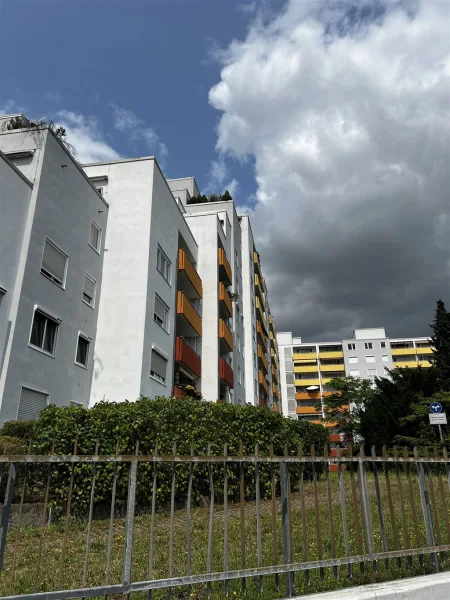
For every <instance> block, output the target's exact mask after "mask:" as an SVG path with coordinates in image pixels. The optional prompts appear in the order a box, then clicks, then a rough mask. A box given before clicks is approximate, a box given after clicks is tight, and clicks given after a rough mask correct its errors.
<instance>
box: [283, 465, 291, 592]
mask: <svg viewBox="0 0 450 600" xmlns="http://www.w3.org/2000/svg"><path fill="white" fill-rule="evenodd" d="M280 487H281V524H282V531H283V550H284V563H285V564H286V565H289V564H291V563H292V555H291V547H292V546H291V527H290V523H289V482H288V468H287V462H286V461H282V462H281V463H280ZM293 575H294V574H293V572H292V571H290V572H289V573H286V595H287V596H288V598H292V596H293V595H294V577H293Z"/></svg>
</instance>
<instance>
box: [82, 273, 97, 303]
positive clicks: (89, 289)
mask: <svg viewBox="0 0 450 600" xmlns="http://www.w3.org/2000/svg"><path fill="white" fill-rule="evenodd" d="M83 293H84V294H86V296H88V297H89V298H90V299H91V304H92V303H93V301H94V294H95V283H94V282H93V281H91V279H89V277H87V276H85V278H84V291H83Z"/></svg>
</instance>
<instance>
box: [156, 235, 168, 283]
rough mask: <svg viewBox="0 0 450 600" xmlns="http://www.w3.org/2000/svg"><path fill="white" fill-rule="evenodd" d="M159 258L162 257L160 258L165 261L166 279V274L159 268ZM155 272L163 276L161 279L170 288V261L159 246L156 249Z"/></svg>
mask: <svg viewBox="0 0 450 600" xmlns="http://www.w3.org/2000/svg"><path fill="white" fill-rule="evenodd" d="M160 256H162V258H163V259H164V260H165V261H166V265H167V277H166V273H164V271H162V270H161V269H160V268H159V258H160ZM156 270H157V271H158V273H160V274H161V275H162V276H163V278H164V279H165V280H166V281H167V283H168V284H169V285H170V286H171V285H172V261H171V260H170V259H169V257H168V256H167V254H166V253H165V252H164V250H163V249H162V248H161V246H160V245H159V244H158V249H157V251H156Z"/></svg>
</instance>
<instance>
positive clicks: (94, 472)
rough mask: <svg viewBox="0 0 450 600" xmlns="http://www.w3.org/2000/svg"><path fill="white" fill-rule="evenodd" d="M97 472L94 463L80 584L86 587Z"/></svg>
mask: <svg viewBox="0 0 450 600" xmlns="http://www.w3.org/2000/svg"><path fill="white" fill-rule="evenodd" d="M95 456H98V441H97V443H96V444H95ZM96 474H97V463H94V467H93V472H92V483H91V500H90V503H89V520H88V529H87V534H86V551H85V554H84V569H83V582H82V586H83V587H86V582H87V574H88V566H89V550H90V548H91V528H92V515H93V514H94V496H95V478H96Z"/></svg>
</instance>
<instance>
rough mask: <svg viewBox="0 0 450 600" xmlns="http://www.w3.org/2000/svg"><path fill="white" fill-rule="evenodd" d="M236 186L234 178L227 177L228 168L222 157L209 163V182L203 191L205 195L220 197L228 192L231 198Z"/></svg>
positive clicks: (236, 182) (234, 193) (237, 184)
mask: <svg viewBox="0 0 450 600" xmlns="http://www.w3.org/2000/svg"><path fill="white" fill-rule="evenodd" d="M238 186H239V183H238V181H237V180H236V179H235V178H234V177H232V178H230V177H229V171H228V167H227V164H226V161H225V159H224V158H223V157H219V158H218V159H217V160H212V161H211V167H210V174H209V180H208V183H207V184H206V186H205V190H204V193H205V194H217V195H220V194H223V193H224V192H225V190H228V191H229V192H230V194H231V196H233V197H234V196H235V195H236V191H237V189H238Z"/></svg>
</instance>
